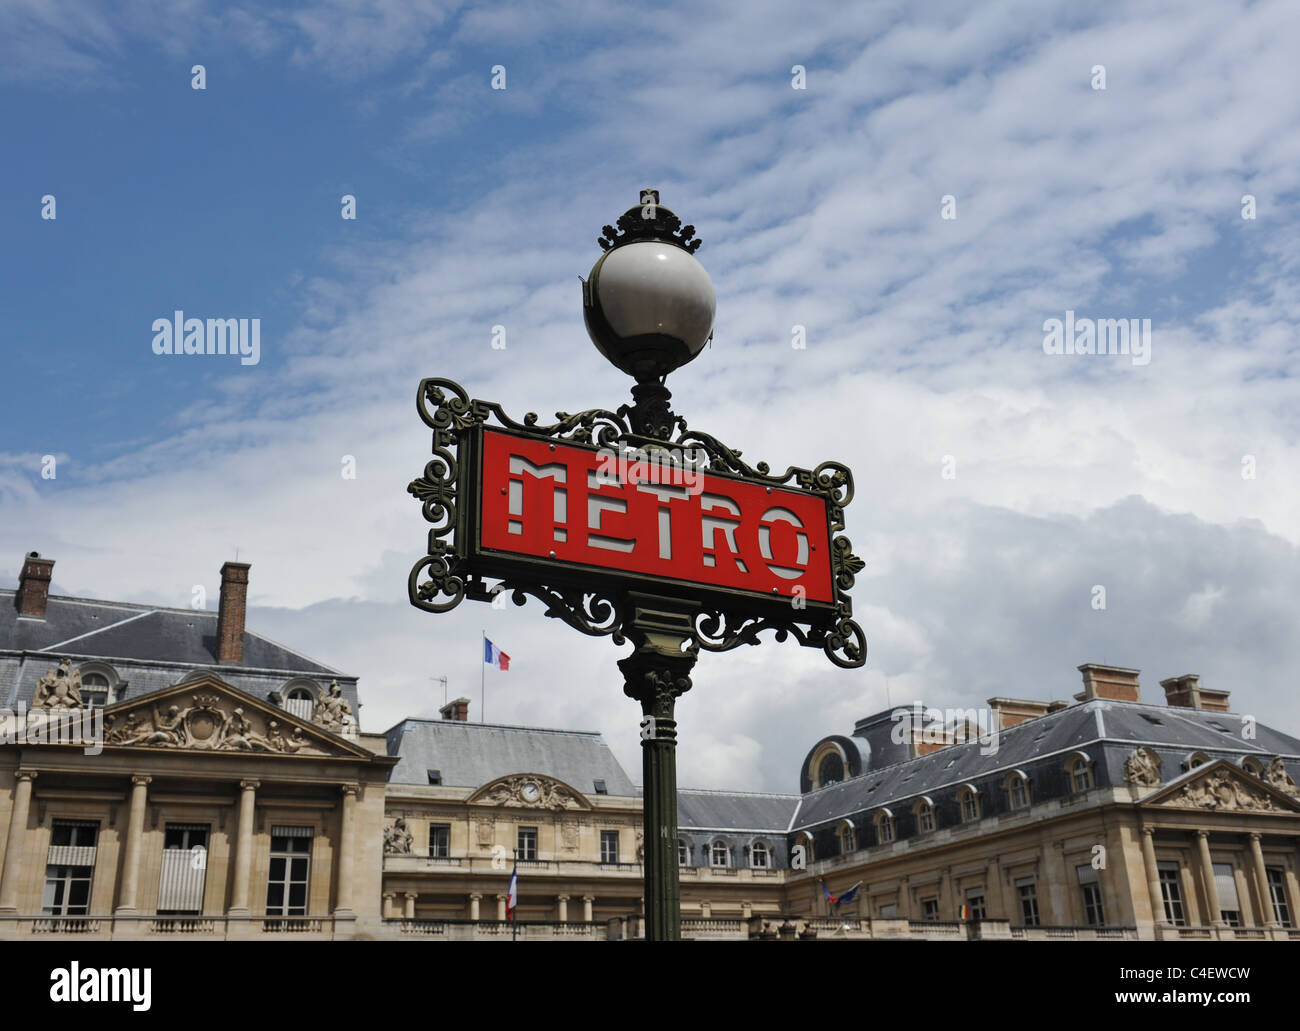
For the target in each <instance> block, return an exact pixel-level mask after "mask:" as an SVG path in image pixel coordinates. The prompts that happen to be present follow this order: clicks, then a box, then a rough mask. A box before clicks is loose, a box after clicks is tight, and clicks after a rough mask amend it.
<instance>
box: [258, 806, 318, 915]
mask: <svg viewBox="0 0 1300 1031" xmlns="http://www.w3.org/2000/svg"><path fill="white" fill-rule="evenodd" d="M314 836H315V831H314V830H313V829H312V828H311V827H272V828H271V866H270V870H269V872H268V875H267V879H266V915H267V916H306V915H307V895H308V886H309V884H310V878H311V840H312V838H313V837H314Z"/></svg>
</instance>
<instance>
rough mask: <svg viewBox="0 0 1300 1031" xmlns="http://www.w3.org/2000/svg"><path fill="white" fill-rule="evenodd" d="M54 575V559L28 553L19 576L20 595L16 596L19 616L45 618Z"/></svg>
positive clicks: (15, 602) (15, 601) (15, 600)
mask: <svg viewBox="0 0 1300 1031" xmlns="http://www.w3.org/2000/svg"><path fill="white" fill-rule="evenodd" d="M53 575H54V559H52V558H41V556H40V555H39V554H37V553H36V552H34V551H32V552H28V554H27V555H26V557H25V558H24V559H23V571H22V572H21V573H19V574H18V593H17V594H16V595H15V596H14V604H15V605H16V606H17V608H18V615H20V616H31V617H32V618H34V619H44V618H45V603H46V602H47V601H48V600H49V597H50V578H51V577H52V576H53Z"/></svg>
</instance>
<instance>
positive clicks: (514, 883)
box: [506, 860, 519, 920]
mask: <svg viewBox="0 0 1300 1031" xmlns="http://www.w3.org/2000/svg"><path fill="white" fill-rule="evenodd" d="M518 902H519V861H518V860H515V865H514V869H513V870H511V871H510V890H509V891H508V892H507V893H506V919H507V920H513V919H514V918H515V906H516V905H517V904H518Z"/></svg>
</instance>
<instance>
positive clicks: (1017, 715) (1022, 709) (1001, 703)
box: [989, 698, 1054, 730]
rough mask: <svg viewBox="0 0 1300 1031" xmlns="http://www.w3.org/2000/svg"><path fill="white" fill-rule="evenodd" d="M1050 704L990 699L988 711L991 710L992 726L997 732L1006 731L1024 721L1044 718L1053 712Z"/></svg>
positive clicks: (1023, 700)
mask: <svg viewBox="0 0 1300 1031" xmlns="http://www.w3.org/2000/svg"><path fill="white" fill-rule="evenodd" d="M1051 704H1052V703H1050V702H1031V701H1029V700H1027V699H1024V698H990V699H989V709H990V710H992V720H993V726H994V728H995V729H997V730H1006V729H1007V728H1008V727H1014V726H1015V725H1016V724H1017V723H1024V722H1025V720H1032V719H1036V718H1037V717H1039V716H1046V715H1047V714H1048V713H1049V712H1052V711H1054V710H1053V709H1052V708H1051Z"/></svg>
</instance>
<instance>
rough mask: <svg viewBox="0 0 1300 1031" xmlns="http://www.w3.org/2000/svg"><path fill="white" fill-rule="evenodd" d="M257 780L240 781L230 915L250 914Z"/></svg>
mask: <svg viewBox="0 0 1300 1031" xmlns="http://www.w3.org/2000/svg"><path fill="white" fill-rule="evenodd" d="M259 787H261V782H260V781H256V780H241V781H240V782H239V830H238V831H237V832H236V836H235V884H234V888H233V890H232V891H231V893H230V912H229V915H230V916H247V915H248V881H249V877H250V875H251V874H252V870H253V805H254V803H255V801H256V797H255V792H256V791H257V789H258V788H259Z"/></svg>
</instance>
